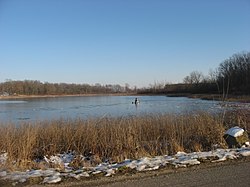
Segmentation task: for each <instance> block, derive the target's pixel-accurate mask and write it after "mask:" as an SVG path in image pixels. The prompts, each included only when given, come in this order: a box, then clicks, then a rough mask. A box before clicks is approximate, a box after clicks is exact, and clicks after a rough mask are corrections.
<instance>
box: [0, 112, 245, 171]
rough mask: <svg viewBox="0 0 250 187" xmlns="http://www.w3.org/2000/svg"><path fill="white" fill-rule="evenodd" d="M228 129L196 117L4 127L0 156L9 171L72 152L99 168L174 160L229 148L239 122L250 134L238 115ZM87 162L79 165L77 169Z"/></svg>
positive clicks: (219, 122)
mask: <svg viewBox="0 0 250 187" xmlns="http://www.w3.org/2000/svg"><path fill="white" fill-rule="evenodd" d="M230 117H231V118H230V119H229V121H228V123H225V120H224V119H223V118H222V116H212V115H210V114H205V113H197V114H193V115H181V116H180V115H178V116H177V115H158V116H145V117H120V118H108V117H105V118H95V119H88V120H83V119H59V120H51V121H41V122H34V123H24V124H21V125H20V126H16V125H14V124H2V125H0V134H1V136H0V152H6V153H8V164H7V165H8V166H7V167H9V166H10V165H11V163H15V167H17V168H25V169H27V168H41V167H42V166H41V165H40V166H39V165H37V164H36V163H35V162H34V160H36V159H39V158H43V157H44V156H45V155H55V154H58V153H64V152H69V151H74V152H76V153H77V154H79V155H83V156H86V155H90V156H91V157H93V162H92V163H88V164H98V163H101V162H102V161H104V160H105V159H109V160H111V161H115V162H119V161H122V160H124V159H126V158H130V159H137V158H141V157H144V156H157V155H165V154H168V155H171V154H174V153H176V152H177V151H185V152H192V151H206V150H211V149H213V146H214V145H219V146H221V147H225V146H226V145H225V141H224V139H223V134H224V132H225V130H226V128H228V126H230V125H232V124H234V122H237V123H238V125H239V126H241V127H244V128H246V129H247V130H250V126H249V123H248V122H247V121H246V120H247V119H244V118H243V117H242V116H240V115H236V116H235V117H234V118H232V116H231V115H230ZM85 164H86V162H81V161H80V160H79V162H76V167H78V166H79V167H80V166H84V165H85Z"/></svg>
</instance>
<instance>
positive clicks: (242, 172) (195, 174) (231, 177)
mask: <svg viewBox="0 0 250 187" xmlns="http://www.w3.org/2000/svg"><path fill="white" fill-rule="evenodd" d="M128 186H129V187H138V186H142V187H166V186H176V187H182V186H183V187H184V186H185V187H187V186H203V187H210V186H211V187H215V186H226V187H231V186H232V187H235V186H237V187H244V186H246V187H250V162H247V163H239V164H233V165H224V166H219V167H211V168H207V169H197V170H190V171H185V172H177V173H171V174H166V175H159V176H153V177H148V178H142V179H137V180H128V181H122V182H115V183H110V184H106V185H100V186H99V187H128Z"/></svg>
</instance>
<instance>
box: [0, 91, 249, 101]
mask: <svg viewBox="0 0 250 187" xmlns="http://www.w3.org/2000/svg"><path fill="white" fill-rule="evenodd" d="M136 95H137V96H138V95H165V96H168V97H188V98H196V99H204V100H215V101H222V100H223V98H222V95H220V94H187V93H183V94H182V93H177V94H168V93H166V94H154V93H151V94H138V93H100V94H94V93H92V94H69V95H67V94H64V95H9V96H0V100H7V99H32V98H55V97H84V96H86V97H89V96H136ZM224 101H229V102H242V103H250V95H228V96H227V97H226V98H225V99H224Z"/></svg>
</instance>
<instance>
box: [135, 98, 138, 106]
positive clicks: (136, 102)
mask: <svg viewBox="0 0 250 187" xmlns="http://www.w3.org/2000/svg"><path fill="white" fill-rule="evenodd" d="M135 104H136V105H137V104H139V100H138V98H137V97H136V98H135Z"/></svg>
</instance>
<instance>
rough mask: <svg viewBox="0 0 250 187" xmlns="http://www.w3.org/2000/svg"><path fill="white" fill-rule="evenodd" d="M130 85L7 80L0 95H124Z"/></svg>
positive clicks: (2, 85) (0, 87) (1, 87)
mask: <svg viewBox="0 0 250 187" xmlns="http://www.w3.org/2000/svg"><path fill="white" fill-rule="evenodd" d="M131 91H132V90H131V89H130V88H129V85H128V84H126V85H125V86H124V87H123V86H121V85H119V84H116V85H111V84H109V85H101V84H98V83H97V84H95V85H89V84H67V83H48V82H45V83H42V82H40V81H37V80H36V81H33V80H24V81H13V80H6V81H5V82H3V83H0V94H3V93H8V94H9V95H71V94H99V93H102V94H103V93H107V94H109V93H124V92H131Z"/></svg>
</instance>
